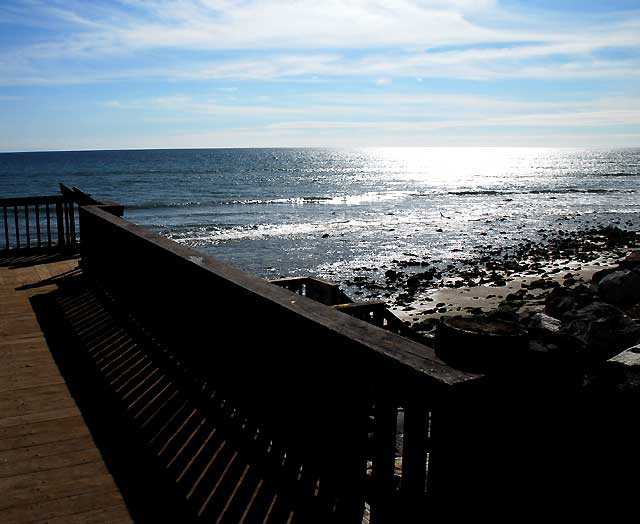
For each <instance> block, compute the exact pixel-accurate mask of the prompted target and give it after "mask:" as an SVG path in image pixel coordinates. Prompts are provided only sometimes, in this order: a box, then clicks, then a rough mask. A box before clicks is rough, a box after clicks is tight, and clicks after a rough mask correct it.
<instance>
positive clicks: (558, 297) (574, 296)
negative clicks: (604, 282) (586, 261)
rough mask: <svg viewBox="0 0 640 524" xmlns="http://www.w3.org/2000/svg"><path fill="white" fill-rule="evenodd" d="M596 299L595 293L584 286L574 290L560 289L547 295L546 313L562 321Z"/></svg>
mask: <svg viewBox="0 0 640 524" xmlns="http://www.w3.org/2000/svg"><path fill="white" fill-rule="evenodd" d="M595 298H596V297H595V294H594V293H593V291H591V290H590V289H589V288H588V287H587V286H584V285H578V286H576V287H575V288H572V289H569V288H563V287H559V288H556V289H554V290H552V291H551V292H550V293H549V295H547V298H546V299H545V313H547V314H548V315H551V316H552V317H555V318H559V319H561V320H562V319H563V318H564V316H565V315H567V314H569V313H570V312H571V311H575V310H578V309H580V308H582V307H584V306H586V305H587V304H590V303H592V302H593V301H594V300H595Z"/></svg>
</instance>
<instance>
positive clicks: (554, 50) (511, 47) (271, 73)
mask: <svg viewBox="0 0 640 524" xmlns="http://www.w3.org/2000/svg"><path fill="white" fill-rule="evenodd" d="M27 6H28V7H29V9H30V12H29V15H30V19H36V20H44V21H48V24H49V25H55V24H56V23H57V24H62V25H63V26H64V31H60V34H58V35H56V36H55V37H52V38H51V37H50V38H41V39H38V41H37V43H35V42H34V43H31V44H28V45H23V46H18V47H17V48H16V47H11V49H9V50H5V51H4V52H3V53H2V54H1V55H0V71H2V75H1V76H2V77H4V81H2V80H0V82H2V83H4V84H5V85H6V84H16V83H20V82H23V83H35V84H44V83H47V82H50V83H53V84H60V83H64V82H65V80H66V81H67V82H69V83H77V82H82V81H86V82H96V81H102V80H106V79H115V80H117V79H118V78H123V77H125V78H136V77H140V78H164V79H171V78H173V79H178V80H180V79H182V80H184V79H238V80H243V79H245V80H246V79H263V80H264V79H278V78H295V77H300V76H304V75H327V76H351V75H373V76H374V77H375V78H389V79H390V78H391V77H392V76H403V77H404V76H415V77H421V78H462V79H495V78H531V77H533V78H536V77H537V78H542V77H545V76H547V75H549V74H558V75H562V76H563V77H567V78H568V77H576V78H583V77H593V78H598V77H603V76H616V77H622V76H628V75H631V76H637V74H638V71H639V70H640V67H639V65H640V63H639V60H638V56H637V54H636V55H635V58H628V59H625V60H619V59H613V58H610V59H607V60H605V59H602V58H596V56H595V55H596V54H597V52H598V51H599V50H603V49H610V48H630V49H636V50H637V49H638V48H639V47H640V14H638V13H637V12H636V13H632V15H631V16H627V17H624V18H622V17H617V18H612V19H609V20H606V21H605V22H601V23H598V24H596V23H593V22H591V23H590V24H587V25H586V26H585V22H584V20H574V18H575V16H571V17H570V16H558V20H557V21H556V22H554V21H553V20H549V19H542V18H540V19H536V18H526V17H523V16H522V15H521V14H519V13H510V12H508V11H506V9H505V8H503V7H501V5H500V4H499V3H498V2H496V1H491V0H486V1H478V2H472V1H468V2H467V1H462V0H451V1H444V0H440V1H437V0H433V1H431V0H415V1H412V0H384V1H383V0H378V1H369V2H367V1H363V0H327V1H326V2H320V3H319V2H316V1H311V0H300V1H298V2H288V1H284V0H263V1H257V0H248V1H247V0H244V1H240V0H237V1H236V0H226V1H224V0H222V1H217V0H201V1H195V0H194V1H190V0H181V1H179V2H175V1H171V2H170V1H165V0H157V1H154V2H143V1H136V0H128V1H126V2H122V3H121V4H110V5H109V4H97V5H94V4H93V3H92V4H91V5H89V4H86V5H85V4H84V3H79V2H55V1H54V2H51V3H49V4H46V5H45V4H40V3H37V4H32V3H29V4H25V5H24V6H23V7H22V10H23V11H24V12H23V13H20V9H18V8H16V7H14V8H13V9H11V8H4V9H3V10H0V22H2V20H3V19H5V20H7V19H8V20H9V21H15V20H14V19H15V17H16V16H18V15H19V14H22V15H26V11H27ZM39 23H41V24H42V23H45V24H46V23H47V22H39ZM557 26H561V27H562V29H561V30H558V27H557ZM487 46H490V47H487ZM159 50H166V51H167V52H170V53H171V52H174V53H175V52H180V53H189V54H188V55H184V54H182V55H180V58H181V60H176V61H174V63H168V64H166V65H165V69H164V71H163V70H162V68H160V67H157V66H156V65H150V64H149V63H148V62H149V60H146V61H143V62H146V63H144V65H141V63H140V61H139V60H135V58H136V57H138V58H139V57H141V56H142V57H144V56H145V55H144V54H145V53H148V52H152V51H159ZM346 50H349V51H346ZM356 50H357V52H354V51H356ZM228 51H233V53H232V55H233V56H228V53H227V52H228ZM211 53H213V54H214V56H212V55H211ZM220 53H223V54H220ZM115 56H118V57H120V58H119V60H120V64H119V65H120V67H119V68H114V67H108V68H103V69H102V71H101V73H100V74H96V71H95V66H96V65H97V64H98V63H100V61H104V60H105V59H106V58H108V57H115ZM68 60H76V61H79V65H71V64H69V63H65V65H66V67H65V69H63V71H62V72H60V73H56V72H55V68H53V67H51V68H50V69H51V70H46V71H45V73H46V74H43V71H42V66H44V67H45V68H47V67H48V66H52V65H53V64H59V63H61V61H68ZM545 61H546V62H548V63H544V62H545ZM175 62H179V63H180V65H179V66H178V65H176V63H175ZM541 62H543V63H541ZM69 69H70V70H71V71H72V72H73V73H74V74H70V71H69Z"/></svg>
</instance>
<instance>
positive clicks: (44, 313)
mask: <svg viewBox="0 0 640 524" xmlns="http://www.w3.org/2000/svg"><path fill="white" fill-rule="evenodd" d="M49 280H50V279H46V280H45V281H42V282H41V283H34V285H33V287H38V285H39V284H42V285H46V284H50V283H51V282H50V281H49ZM55 283H56V284H57V286H58V289H56V290H55V291H51V292H49V293H44V294H37V295H34V296H33V297H31V299H30V301H31V304H32V307H33V310H34V312H35V314H36V317H37V319H38V322H39V324H40V327H41V329H42V331H43V333H44V335H45V338H46V340H47V344H48V346H49V348H50V351H51V354H52V356H53V358H54V360H55V362H56V364H57V366H58V368H59V370H60V372H61V374H62V376H63V378H64V380H65V383H66V385H67V387H68V388H69V391H70V393H71V395H72V397H73V398H74V400H75V402H76V404H77V406H78V408H79V410H80V412H81V414H82V417H83V419H84V421H85V423H86V425H87V427H88V429H89V431H90V433H91V435H92V437H93V439H94V441H95V442H96V445H97V447H98V449H99V450H100V453H101V455H102V458H103V460H104V462H105V464H106V466H107V468H108V470H109V472H110V473H111V474H112V476H113V477H114V480H115V482H116V485H117V486H118V489H119V491H120V493H121V494H122V496H123V499H124V500H125V503H126V504H127V508H128V510H129V512H130V514H131V516H132V518H133V519H134V521H135V522H141V523H150V524H151V523H157V522H190V519H189V514H188V512H186V511H184V507H183V505H182V504H181V501H180V500H179V499H178V498H177V497H176V495H175V492H174V490H173V489H172V486H171V485H170V484H169V483H167V482H166V479H164V478H163V477H162V475H161V474H160V473H161V471H160V468H159V466H158V464H157V463H156V462H154V461H153V460H152V457H151V456H150V455H149V454H148V453H145V452H144V449H143V448H142V447H141V446H140V442H139V437H138V436H137V434H136V432H135V431H133V430H132V429H133V428H132V426H131V421H130V420H129V419H128V418H127V416H126V411H125V410H124V409H123V408H122V406H121V405H118V404H117V403H115V402H114V394H113V391H112V389H111V388H110V387H109V383H108V381H106V380H105V377H104V376H103V375H101V374H100V371H99V368H97V367H96V365H95V363H94V362H93V361H92V358H91V352H90V350H95V349H96V348H101V349H102V350H103V351H113V350H114V348H115V347H116V342H117V341H116V340H113V339H112V340H109V339H108V337H107V335H106V333H102V334H101V329H102V328H103V327H104V326H105V321H104V317H103V319H102V320H100V318H98V317H99V315H100V312H101V313H102V315H105V314H108V313H107V310H106V309H103V307H104V306H103V305H101V304H100V302H99V301H98V300H97V297H96V295H95V293H92V292H91V291H90V290H89V287H88V286H87V282H86V279H85V278H84V277H83V276H82V274H81V272H79V271H78V270H73V271H71V272H68V273H67V274H65V275H62V276H61V277H60V278H57V279H56V281H55ZM88 322H89V323H91V325H92V329H91V330H89V331H90V334H91V336H92V338H91V344H89V345H88V344H87V342H86V341H84V340H83V339H82V337H81V334H82V333H83V331H82V329H81V327H82V326H84V328H85V333H87V331H86V328H87V323H88ZM115 322H117V321H115ZM112 323H113V321H112Z"/></svg>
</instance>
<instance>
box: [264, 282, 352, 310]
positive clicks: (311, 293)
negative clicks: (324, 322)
mask: <svg viewBox="0 0 640 524" xmlns="http://www.w3.org/2000/svg"><path fill="white" fill-rule="evenodd" d="M269 282H271V283H272V284H275V285H276V286H279V287H281V288H284V289H288V290H289V291H292V292H293V293H297V294H298V295H302V296H303V297H307V298H310V299H311V300H315V301H317V302H320V303H321V304H324V305H326V306H335V305H338V304H347V303H351V302H353V301H352V300H351V298H349V296H348V295H346V294H345V293H344V291H342V290H341V289H340V287H339V285H338V284H336V283H335V282H329V281H328V280H322V279H320V278H316V277H287V278H278V279H274V280H269Z"/></svg>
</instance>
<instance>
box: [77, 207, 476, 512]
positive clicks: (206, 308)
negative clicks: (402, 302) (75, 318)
mask: <svg viewBox="0 0 640 524" xmlns="http://www.w3.org/2000/svg"><path fill="white" fill-rule="evenodd" d="M80 217H81V228H82V243H81V256H82V263H83V267H84V270H85V271H86V273H87V274H88V275H89V276H90V277H91V278H92V279H94V280H96V281H98V282H100V283H101V285H103V286H104V287H105V288H106V289H109V290H110V292H111V293H113V296H115V297H116V299H117V300H118V301H119V303H120V304H121V305H122V308H123V309H124V310H126V311H130V312H131V313H132V315H133V316H134V317H135V318H136V319H137V320H138V321H139V322H140V324H141V325H142V326H144V327H145V329H148V330H149V332H150V333H152V334H153V336H154V337H156V338H157V340H158V341H159V344H161V345H162V347H165V348H168V349H167V351H168V352H169V353H171V354H172V355H173V357H174V358H175V359H176V361H178V362H179V363H180V364H179V365H180V366H182V367H183V369H184V370H185V373H187V374H188V375H189V376H192V377H193V378H194V380H197V381H200V382H201V383H202V384H214V385H215V389H216V391H217V395H218V397H219V396H220V395H222V396H223V398H224V399H225V401H224V403H225V406H226V409H228V410H231V412H233V413H234V414H235V415H234V418H235V419H236V420H238V421H240V423H241V424H242V425H243V427H245V426H246V425H249V426H250V427H253V428H254V429H255V433H256V435H258V434H260V435H261V439H266V441H267V442H268V443H269V446H268V448H269V450H270V453H273V449H277V450H279V453H281V458H282V461H284V462H286V463H287V464H288V468H289V470H290V477H289V479H288V481H286V482H283V483H281V490H282V494H283V496H285V497H287V500H290V505H291V511H292V513H291V514H292V515H295V519H294V520H293V521H295V522H353V523H355V522H358V523H359V522H361V521H362V519H363V515H364V516H365V518H367V516H369V517H370V522H373V523H390V522H417V521H419V520H420V519H421V518H422V517H424V516H425V515H427V514H430V512H432V511H433V510H434V504H436V503H437V502H438V501H444V499H443V498H442V497H441V495H442V493H443V491H442V490H444V489H445V486H446V485H447V484H449V482H447V481H446V479H447V478H449V479H450V478H451V477H452V474H453V471H452V470H450V469H448V459H447V454H448V453H449V452H450V448H449V447H448V445H447V439H446V438H445V436H444V435H445V433H446V432H447V431H448V429H447V424H446V419H445V418H444V417H443V418H442V421H441V420H440V418H439V417H440V412H441V411H443V410H448V409H450V406H451V405H452V404H451V403H452V402H453V399H454V398H456V397H457V396H458V395H459V394H460V393H461V392H463V391H465V390H466V388H468V387H472V386H473V385H474V383H475V382H476V381H477V380H478V377H477V376H475V375H472V374H468V373H464V372H461V371H458V370H455V369H452V368H450V367H449V366H447V365H445V364H444V363H442V362H441V361H439V359H438V358H437V357H436V356H435V354H434V351H433V350H432V349H431V348H429V347H427V346H424V345H422V344H418V343H416V342H413V341H410V340H407V339H406V338H403V337H400V336H398V335H396V334H394V333H391V332H389V331H386V330H383V329H380V328H378V327H376V326H373V325H371V324H369V323H365V322H363V321H361V320H358V319H356V318H352V317H351V316H349V315H345V314H344V313H341V312H339V311H337V310H336V309H334V308H332V307H327V306H325V305H323V304H320V303H318V302H316V301H314V300H311V299H309V298H307V297H305V296H301V295H300V294H296V293H293V292H290V291H288V290H285V289H281V288H280V287H277V286H275V285H273V284H271V283H269V282H267V281H264V280H261V279H259V278H257V277H254V276H251V275H249V274H246V273H244V272H242V271H240V270H238V269H236V268H234V267H232V266H229V265H227V264H224V263H222V262H220V261H218V260H216V259H214V258H212V257H209V256H206V255H203V254H202V253H199V252H197V251H194V250H192V249H190V248H188V247H185V246H181V245H179V244H176V243H175V242H173V241H171V240H168V239H166V238H163V237H160V236H158V235H155V234H153V233H151V232H149V231H146V230H144V229H143V228H141V227H138V226H136V225H134V224H132V223H130V222H127V221H126V220H123V219H121V218H118V217H116V216H113V215H112V214H110V213H109V212H108V211H107V210H105V209H104V208H102V207H101V206H83V207H81V209H80ZM438 442H440V443H441V444H440V446H439V447H438V445H437V443H438ZM292 471H293V472H294V473H295V474H293V475H291V472H292ZM440 479H442V480H440Z"/></svg>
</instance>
